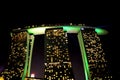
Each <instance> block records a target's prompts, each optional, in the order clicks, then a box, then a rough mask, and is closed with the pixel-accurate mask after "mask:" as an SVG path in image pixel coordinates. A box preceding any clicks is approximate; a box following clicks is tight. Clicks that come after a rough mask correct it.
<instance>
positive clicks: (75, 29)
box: [27, 26, 81, 35]
mask: <svg viewBox="0 0 120 80" xmlns="http://www.w3.org/2000/svg"><path fill="white" fill-rule="evenodd" d="M80 27H81V26H50V27H37V28H30V29H27V31H28V33H29V34H33V35H37V34H45V30H46V29H47V28H63V30H64V31H67V32H69V33H77V32H79V30H80Z"/></svg>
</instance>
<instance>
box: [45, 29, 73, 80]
mask: <svg viewBox="0 0 120 80" xmlns="http://www.w3.org/2000/svg"><path fill="white" fill-rule="evenodd" d="M44 65H45V75H44V76H45V77H44V78H45V80H74V75H73V71H72V64H71V60H70V56H69V51H68V39H67V33H66V32H64V31H63V29H62V28H61V29H59V28H56V29H46V31H45V63H44Z"/></svg>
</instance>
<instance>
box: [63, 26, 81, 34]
mask: <svg viewBox="0 0 120 80" xmlns="http://www.w3.org/2000/svg"><path fill="white" fill-rule="evenodd" d="M63 30H64V31H67V32H72V33H77V32H79V31H80V27H77V26H63Z"/></svg>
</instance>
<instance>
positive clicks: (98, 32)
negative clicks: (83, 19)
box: [95, 28, 108, 35]
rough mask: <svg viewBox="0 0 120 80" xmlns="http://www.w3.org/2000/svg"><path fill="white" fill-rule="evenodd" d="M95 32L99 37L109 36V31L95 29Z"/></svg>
mask: <svg viewBox="0 0 120 80" xmlns="http://www.w3.org/2000/svg"><path fill="white" fill-rule="evenodd" d="M95 32H96V33H97V34H98V35H106V34H108V31H107V30H105V29H101V28H95Z"/></svg>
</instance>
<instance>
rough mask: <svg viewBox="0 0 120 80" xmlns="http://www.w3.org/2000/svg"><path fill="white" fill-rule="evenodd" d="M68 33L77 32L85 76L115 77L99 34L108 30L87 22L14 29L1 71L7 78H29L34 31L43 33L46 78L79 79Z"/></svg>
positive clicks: (90, 79) (90, 78) (101, 79)
mask: <svg viewBox="0 0 120 80" xmlns="http://www.w3.org/2000/svg"><path fill="white" fill-rule="evenodd" d="M67 33H77V38H78V43H79V48H80V51H81V55H82V61H83V64H82V65H83V66H84V73H85V80H112V78H113V77H112V74H111V70H110V69H109V65H108V63H109V61H107V59H106V58H105V56H106V55H105V52H104V50H103V48H102V43H101V40H100V37H99V35H101V34H102V35H104V34H103V33H106V32H105V30H102V29H98V28H90V27H86V26H48V27H37V28H28V29H26V30H24V31H21V30H18V31H17V32H14V31H13V32H12V34H11V48H10V49H11V50H10V54H9V60H8V65H7V66H6V67H5V69H4V70H3V72H1V73H0V75H2V77H3V78H4V79H5V80H15V79H17V80H21V79H22V80H25V79H26V78H27V77H28V78H29V79H30V78H31V76H30V75H31V74H30V70H31V57H32V54H34V53H32V48H33V43H34V35H40V34H44V36H45V37H44V66H45V69H44V80H76V79H75V77H74V75H75V74H73V67H72V63H71V59H70V56H69V49H68V38H67Z"/></svg>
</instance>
